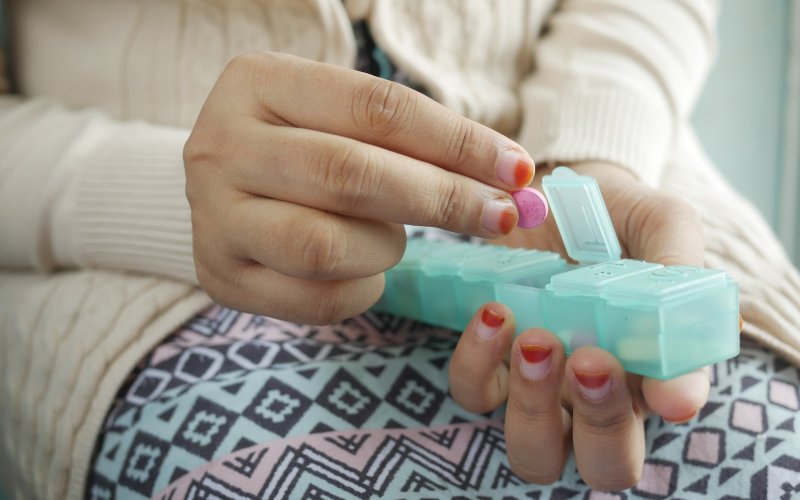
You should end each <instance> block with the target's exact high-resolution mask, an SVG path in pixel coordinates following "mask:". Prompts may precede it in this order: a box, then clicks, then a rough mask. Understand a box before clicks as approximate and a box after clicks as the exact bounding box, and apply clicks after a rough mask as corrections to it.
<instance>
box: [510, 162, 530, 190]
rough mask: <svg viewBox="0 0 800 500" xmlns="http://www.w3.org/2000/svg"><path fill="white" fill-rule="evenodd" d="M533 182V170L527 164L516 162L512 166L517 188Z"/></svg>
mask: <svg viewBox="0 0 800 500" xmlns="http://www.w3.org/2000/svg"><path fill="white" fill-rule="evenodd" d="M531 180H533V169H532V168H531V166H530V164H529V163H528V162H525V161H523V160H517V164H516V165H514V182H516V183H517V186H527V185H528V184H530V182H531Z"/></svg>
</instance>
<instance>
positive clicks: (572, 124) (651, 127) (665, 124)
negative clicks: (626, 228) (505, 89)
mask: <svg viewBox="0 0 800 500" xmlns="http://www.w3.org/2000/svg"><path fill="white" fill-rule="evenodd" d="M522 98H523V100H524V102H526V103H527V105H526V107H525V111H524V112H525V120H524V122H523V127H522V131H521V132H520V136H519V141H520V143H522V144H524V145H525V147H526V148H527V149H528V151H530V152H531V155H532V156H533V159H534V161H537V162H548V161H552V160H554V159H558V160H559V161H562V162H571V161H586V160H600V161H606V162H610V163H615V164H617V165H622V166H623V167H626V168H627V169H629V170H630V171H631V172H633V173H634V174H636V175H637V176H638V177H639V178H640V179H642V180H643V181H644V182H646V183H647V184H649V185H656V183H657V182H658V179H659V177H660V175H661V170H662V168H663V165H664V157H665V155H666V149H667V146H668V145H669V144H670V142H671V140H672V130H671V119H670V115H669V112H668V111H667V110H666V109H664V108H660V107H659V106H658V105H656V104H654V103H653V102H652V101H649V100H647V99H644V98H642V97H640V96H637V95H635V94H633V93H631V92H629V91H624V90H620V89H618V88H615V87H610V86H605V87H602V86H596V87H593V86H588V85H585V84H584V85H581V84H576V85H570V84H565V85H562V86H561V87H559V88H558V90H557V91H556V90H554V88H553V86H549V85H528V86H526V87H523V96H522ZM601 123H602V126H600V125H599V124H601Z"/></svg>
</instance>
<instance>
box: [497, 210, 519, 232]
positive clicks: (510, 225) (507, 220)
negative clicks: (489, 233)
mask: <svg viewBox="0 0 800 500" xmlns="http://www.w3.org/2000/svg"><path fill="white" fill-rule="evenodd" d="M516 225H517V214H516V213H515V212H514V211H513V210H504V211H503V212H502V213H501V214H500V232H501V233H502V234H508V233H510V232H511V230H512V229H514V226H516Z"/></svg>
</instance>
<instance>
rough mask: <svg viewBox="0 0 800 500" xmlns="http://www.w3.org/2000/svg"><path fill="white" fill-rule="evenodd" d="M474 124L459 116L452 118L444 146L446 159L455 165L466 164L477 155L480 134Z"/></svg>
mask: <svg viewBox="0 0 800 500" xmlns="http://www.w3.org/2000/svg"><path fill="white" fill-rule="evenodd" d="M475 127H476V125H475V124H474V123H472V122H470V121H469V120H467V119H465V118H461V117H456V118H454V119H453V125H452V126H451V127H450V129H451V130H452V132H451V134H450V139H449V141H448V144H447V147H446V148H445V154H446V160H449V161H448V163H452V164H454V165H455V166H456V167H462V166H464V165H466V164H467V163H468V162H469V161H470V160H471V159H472V158H475V157H476V156H477V153H478V150H479V149H480V146H481V145H480V140H479V136H480V134H478V133H477V130H476V128H475Z"/></svg>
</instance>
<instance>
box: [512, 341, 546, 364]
mask: <svg viewBox="0 0 800 500" xmlns="http://www.w3.org/2000/svg"><path fill="white" fill-rule="evenodd" d="M519 349H520V351H521V352H522V357H523V358H525V361H527V362H528V363H539V362H541V361H544V360H545V359H547V358H548V356H550V354H551V353H552V352H553V348H552V347H550V346H546V345H537V344H528V345H521V346H519Z"/></svg>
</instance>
